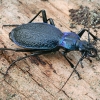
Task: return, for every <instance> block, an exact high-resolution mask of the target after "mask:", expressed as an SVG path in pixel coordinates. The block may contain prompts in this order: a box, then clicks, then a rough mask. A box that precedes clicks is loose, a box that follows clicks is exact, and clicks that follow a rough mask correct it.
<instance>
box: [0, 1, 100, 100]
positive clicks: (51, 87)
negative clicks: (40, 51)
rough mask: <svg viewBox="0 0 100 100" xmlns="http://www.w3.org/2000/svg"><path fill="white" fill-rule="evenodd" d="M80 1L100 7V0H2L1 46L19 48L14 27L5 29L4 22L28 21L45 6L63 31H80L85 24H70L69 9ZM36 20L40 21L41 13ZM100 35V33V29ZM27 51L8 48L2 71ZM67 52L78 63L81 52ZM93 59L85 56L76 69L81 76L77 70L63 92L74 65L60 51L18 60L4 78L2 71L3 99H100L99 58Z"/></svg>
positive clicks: (0, 62)
mask: <svg viewBox="0 0 100 100" xmlns="http://www.w3.org/2000/svg"><path fill="white" fill-rule="evenodd" d="M80 5H83V6H89V7H90V8H92V9H93V8H94V9H95V8H97V7H100V1H99V0H91V1H89V0H76V1H75V0H48V1H40V0H0V48H1V47H8V48H19V47H18V46H17V45H15V44H14V43H13V42H11V41H10V39H9V32H10V31H11V30H12V28H11V27H6V28H5V27H4V28H3V29H2V25H4V24H22V23H27V22H28V21H30V19H32V18H33V17H34V16H35V15H36V13H38V12H39V11H40V10H41V9H45V10H46V12H47V17H48V18H53V19H54V22H55V25H56V27H58V28H59V29H61V31H75V32H78V31H79V30H80V29H81V28H82V27H83V26H78V27H77V28H76V29H70V28H69V25H70V21H69V20H70V17H69V11H68V10H69V9H71V8H78V7H79V6H80ZM35 21H36V22H41V21H42V19H41V16H39V17H38V18H37V19H36V20H35ZM93 33H94V32H93ZM94 34H95V33H94ZM97 36H98V37H100V29H99V30H98V34H97ZM26 54H30V53H17V52H11V51H5V52H4V53H3V54H1V55H0V71H1V72H3V73H5V72H6V69H7V68H8V66H9V65H10V64H11V62H12V61H13V60H15V59H17V58H19V57H23V56H25V55H26ZM68 56H69V57H70V58H71V59H72V62H73V63H74V64H76V63H77V61H78V59H79V58H80V56H81V55H80V54H79V52H71V53H69V54H68ZM92 60H93V63H90V62H89V61H87V60H84V61H83V64H84V68H83V69H82V68H81V66H80V65H79V66H78V68H77V71H78V72H79V73H80V75H81V77H82V79H81V80H78V77H77V75H76V74H75V73H74V74H73V75H72V77H71V78H70V80H69V81H68V83H67V84H66V85H65V86H64V88H63V89H62V91H60V92H58V91H59V89H60V88H61V87H62V86H63V84H64V82H65V81H66V80H67V78H68V77H69V75H70V74H71V72H72V68H70V66H69V64H68V62H67V61H66V60H65V59H64V57H63V56H62V55H61V54H60V53H59V52H56V53H50V54H46V55H41V56H39V57H31V58H27V59H26V60H22V61H19V62H17V63H16V64H15V65H14V66H13V67H12V68H11V69H10V70H9V75H8V76H7V77H6V79H5V80H4V77H3V75H2V74H0V100H100V61H97V60H96V59H95V58H94V59H92Z"/></svg>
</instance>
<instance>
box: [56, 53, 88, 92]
mask: <svg viewBox="0 0 100 100" xmlns="http://www.w3.org/2000/svg"><path fill="white" fill-rule="evenodd" d="M85 53H86V52H84V53H83V55H82V57H81V58H80V59H79V61H78V62H77V64H76V66H75V67H74V68H73V71H72V73H71V74H70V76H69V77H68V79H67V80H66V82H65V83H64V85H63V86H62V87H61V89H60V90H59V91H58V92H60V91H61V90H62V88H63V87H64V86H65V85H66V83H67V82H68V80H69V79H70V77H71V76H72V74H73V73H74V72H75V70H76V68H77V66H78V64H79V63H80V61H82V60H83V59H84V56H85Z"/></svg>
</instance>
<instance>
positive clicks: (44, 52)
mask: <svg viewBox="0 0 100 100" xmlns="http://www.w3.org/2000/svg"><path fill="white" fill-rule="evenodd" d="M50 52H52V50H48V51H38V52H35V53H32V54H30V55H27V56H24V57H21V58H19V59H17V60H15V61H13V62H12V63H11V64H10V66H9V67H8V68H7V71H6V73H5V74H4V77H5V76H6V75H7V74H8V71H9V69H10V68H11V67H12V66H13V65H14V64H15V63H16V62H18V61H20V60H23V59H26V58H28V57H31V56H36V55H41V54H46V53H50Z"/></svg>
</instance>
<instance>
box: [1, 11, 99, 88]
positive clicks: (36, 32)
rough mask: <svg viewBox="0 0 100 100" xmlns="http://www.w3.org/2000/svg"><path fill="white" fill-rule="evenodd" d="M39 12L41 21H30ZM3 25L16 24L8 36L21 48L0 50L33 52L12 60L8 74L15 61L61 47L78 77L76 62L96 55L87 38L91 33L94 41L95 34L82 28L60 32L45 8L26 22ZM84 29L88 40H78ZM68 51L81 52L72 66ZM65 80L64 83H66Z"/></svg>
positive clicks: (95, 39) (95, 38)
mask: <svg viewBox="0 0 100 100" xmlns="http://www.w3.org/2000/svg"><path fill="white" fill-rule="evenodd" d="M40 13H42V19H43V23H42V22H34V23H32V21H33V20H34V19H35V18H37V16H39V14H40ZM3 26H16V28H14V29H13V30H12V31H11V32H10V33H9V38H10V39H11V41H13V42H14V43H15V44H16V45H18V46H20V47H22V48H16V49H12V48H0V50H11V51H15V52H33V53H32V54H30V55H27V56H25V57H22V58H19V59H17V60H15V61H13V62H12V63H11V64H10V66H9V67H8V69H7V71H6V74H8V70H9V69H10V68H11V66H12V65H14V64H15V63H16V62H17V61H20V60H22V59H25V58H27V57H30V56H35V55H42V54H47V53H51V52H55V51H59V49H63V51H62V52H61V54H62V55H63V56H64V57H65V59H66V60H67V61H68V62H69V64H70V66H71V67H72V68H73V72H75V73H77V75H78V76H79V78H80V75H79V73H78V72H77V71H76V67H77V66H78V64H79V63H80V62H82V60H83V59H84V58H88V57H96V56H97V50H96V48H95V47H94V46H93V44H92V43H90V38H89V35H91V36H92V38H93V39H94V41H97V40H98V38H97V37H96V36H94V35H93V34H92V33H91V32H90V31H89V30H87V29H82V30H81V31H80V32H78V34H76V33H74V32H61V31H60V29H58V28H56V27H55V24H54V21H53V19H52V18H49V19H47V15H46V11H45V10H41V11H39V12H38V13H37V14H36V16H35V17H33V18H32V19H31V20H30V21H29V22H28V23H27V24H22V25H3ZM85 31H87V32H88V41H85V40H80V38H81V37H82V35H83V34H84V33H85ZM70 51H80V52H81V53H82V57H81V58H80V59H79V61H78V62H77V64H76V66H74V65H73V64H72V62H71V61H70V60H69V59H68V58H67V57H66V54H67V53H68V52H70ZM73 72H72V73H71V75H72V74H73ZM71 75H70V77H71ZM70 77H69V78H70ZM69 78H68V79H67V81H68V80H69ZM67 81H66V82H65V83H67ZM64 85H65V84H64ZM64 85H63V86H62V88H63V87H64Z"/></svg>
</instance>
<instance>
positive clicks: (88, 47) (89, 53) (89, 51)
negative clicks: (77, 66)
mask: <svg viewBox="0 0 100 100" xmlns="http://www.w3.org/2000/svg"><path fill="white" fill-rule="evenodd" d="M78 42H79V43H78V48H79V51H81V53H82V54H83V53H84V52H85V56H86V57H96V56H97V49H96V48H95V47H94V46H93V45H92V44H91V43H89V42H87V41H78Z"/></svg>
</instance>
